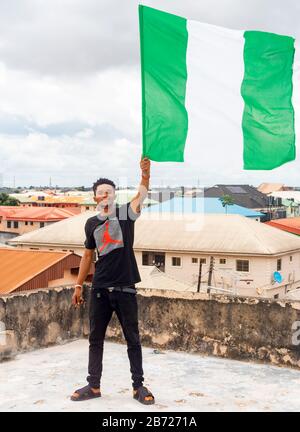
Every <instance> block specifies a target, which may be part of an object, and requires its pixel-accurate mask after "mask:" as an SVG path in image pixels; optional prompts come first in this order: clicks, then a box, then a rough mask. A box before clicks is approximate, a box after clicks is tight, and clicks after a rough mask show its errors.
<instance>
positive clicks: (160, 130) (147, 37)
mask: <svg viewBox="0 0 300 432" xmlns="http://www.w3.org/2000/svg"><path fill="white" fill-rule="evenodd" d="M139 18H140V44H141V68H142V110H143V156H147V157H149V158H150V159H152V160H155V161H178V162H181V161H183V153H184V145H185V140H186V136H187V129H188V117H187V112H186V109H185V105H184V103H185V91H186V79H187V70H186V49H187V39H188V34H187V29H186V20H185V19H184V18H180V17H177V16H176V15H171V14H168V13H165V12H161V11H158V10H156V9H152V8H149V7H145V6H139Z"/></svg>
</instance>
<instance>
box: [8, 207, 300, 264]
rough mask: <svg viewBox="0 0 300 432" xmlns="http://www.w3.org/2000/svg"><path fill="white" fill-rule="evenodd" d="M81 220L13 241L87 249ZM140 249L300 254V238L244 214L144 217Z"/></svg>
mask: <svg viewBox="0 0 300 432" xmlns="http://www.w3.org/2000/svg"><path fill="white" fill-rule="evenodd" d="M98 213H99V212H97V211H90V210H89V211H86V212H84V213H82V214H80V215H78V216H74V217H72V218H69V219H65V220H63V221H61V222H57V223H55V224H52V225H49V226H47V227H45V228H41V229H39V230H35V231H32V232H29V233H26V234H23V235H21V236H19V237H15V238H14V239H12V240H9V241H8V243H9V244H14V245H21V244H23V245H37V246H38V245H47V246H48V245H53V246H55V245H56V246H59V247H60V246H67V247H83V243H84V239H85V234H84V224H85V222H86V220H87V219H88V218H89V217H91V216H95V215H96V214H98ZM134 247H135V249H141V250H143V249H144V250H169V251H174V250H175V251H186V252H189V251H190V252H195V251H198V252H205V253H211V252H215V253H224V254H245V255H247V254H248V255H253V254H255V255H270V254H282V253H286V252H288V251H299V250H300V239H299V238H298V237H296V236H294V235H292V234H289V233H286V232H283V231H280V230H278V229H275V228H273V227H271V226H268V225H265V224H263V223H261V222H256V221H254V220H252V219H250V218H246V217H244V216H240V215H230V214H229V215H214V214H206V215H203V214H184V215H180V214H177V215H175V214H168V213H163V214H159V213H147V212H144V210H143V213H142V216H140V217H139V218H138V219H137V221H136V222H135V242H134Z"/></svg>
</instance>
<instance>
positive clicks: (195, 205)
mask: <svg viewBox="0 0 300 432" xmlns="http://www.w3.org/2000/svg"><path fill="white" fill-rule="evenodd" d="M143 211H145V212H151V213H152V212H157V211H159V212H173V213H203V212H204V213H207V214H209V213H214V214H225V213H226V209H225V208H224V207H223V206H222V202H221V201H220V199H219V198H206V197H205V198H204V197H203V198H201V197H197V198H191V197H183V198H182V197H175V198H172V199H170V200H168V201H164V202H162V203H159V204H157V205H152V206H151V207H148V208H146V209H144V210H143ZM227 214H239V215H242V216H246V217H253V218H260V217H262V216H265V215H264V214H263V213H261V212H259V211H253V210H251V209H248V208H246V207H242V206H239V205H236V204H233V205H229V206H227Z"/></svg>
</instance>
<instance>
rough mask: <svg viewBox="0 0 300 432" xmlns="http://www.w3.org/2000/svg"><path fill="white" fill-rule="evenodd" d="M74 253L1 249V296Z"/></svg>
mask: <svg viewBox="0 0 300 432" xmlns="http://www.w3.org/2000/svg"><path fill="white" fill-rule="evenodd" d="M72 254H73V253H72V252H60V251H53V252H52V251H32V250H23V249H16V248H14V249H7V248H1V247H0V275H1V277H0V294H9V293H11V292H13V291H15V290H16V289H17V288H18V287H19V286H21V285H23V284H24V283H25V282H27V281H28V280H30V279H32V278H33V277H35V276H36V275H37V274H39V273H41V272H43V271H44V270H46V269H47V268H49V267H50V266H52V265H54V264H56V263H58V262H59V261H61V260H63V259H65V258H66V257H67V256H69V255H72Z"/></svg>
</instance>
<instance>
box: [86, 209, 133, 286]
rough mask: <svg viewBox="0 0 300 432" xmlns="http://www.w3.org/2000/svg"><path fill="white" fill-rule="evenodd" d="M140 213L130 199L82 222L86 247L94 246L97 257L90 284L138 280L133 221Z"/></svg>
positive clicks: (105, 284) (124, 283)
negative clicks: (109, 212) (105, 212)
mask: <svg viewBox="0 0 300 432" xmlns="http://www.w3.org/2000/svg"><path fill="white" fill-rule="evenodd" d="M139 216H140V213H138V214H136V213H134V211H133V210H132V208H131V206H130V202H129V203H126V204H124V205H122V206H115V208H114V212H113V213H112V214H111V215H109V216H101V215H100V213H99V214H97V215H96V216H92V217H90V218H89V219H87V221H86V223H85V228H84V229H85V235H86V239H85V242H84V246H85V247H86V248H87V249H96V251H97V256H98V259H97V261H96V264H95V273H94V276H93V280H92V285H93V287H94V288H105V287H109V286H127V285H134V284H135V283H137V282H140V281H141V278H140V274H139V271H138V267H137V263H136V259H135V256H134V251H133V242H134V222H135V220H136V219H137V218H138V217H139Z"/></svg>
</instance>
